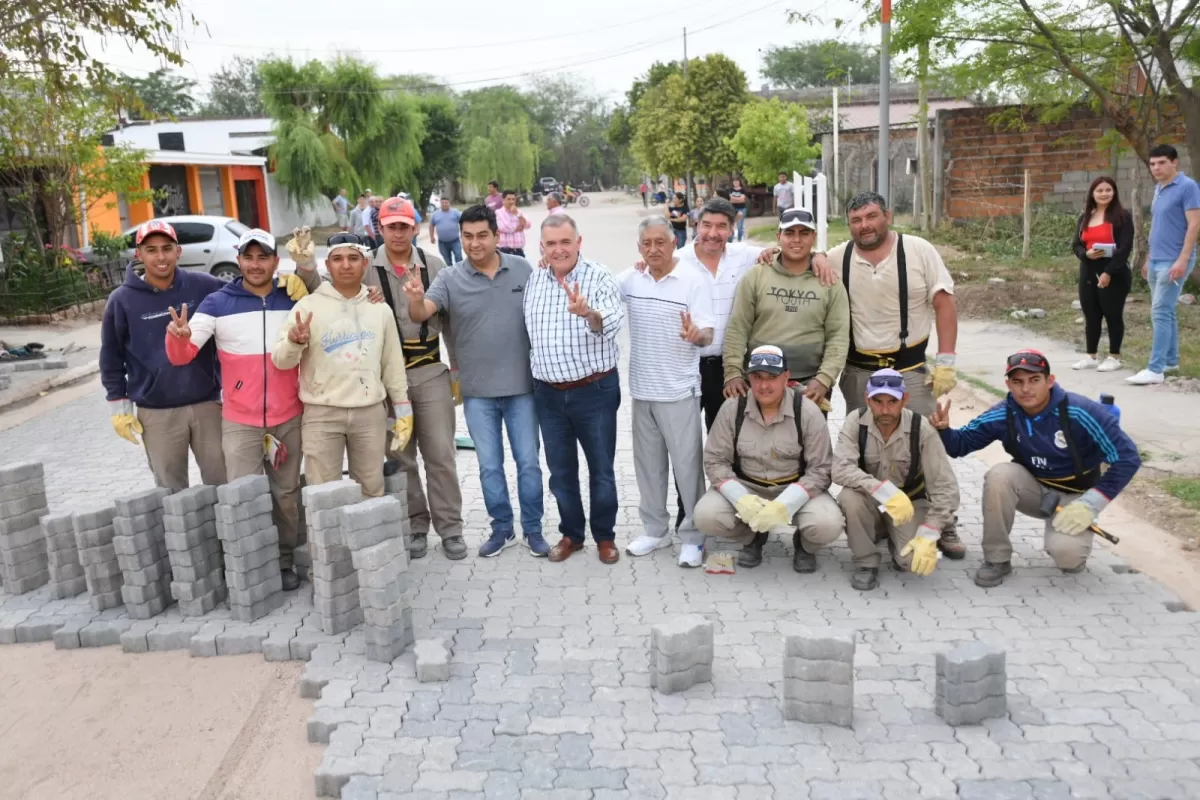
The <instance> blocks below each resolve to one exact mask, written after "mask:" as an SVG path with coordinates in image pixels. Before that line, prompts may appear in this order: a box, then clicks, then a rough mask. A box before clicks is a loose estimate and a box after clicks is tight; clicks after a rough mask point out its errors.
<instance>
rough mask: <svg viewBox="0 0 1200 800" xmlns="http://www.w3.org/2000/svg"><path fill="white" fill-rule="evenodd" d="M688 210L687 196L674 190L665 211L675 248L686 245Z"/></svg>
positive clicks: (678, 248)
mask: <svg viewBox="0 0 1200 800" xmlns="http://www.w3.org/2000/svg"><path fill="white" fill-rule="evenodd" d="M689 211H690V209H689V208H688V203H687V198H686V197H684V195H683V192H676V193H675V196H674V197H673V198H671V205H670V206H668V207H667V213H668V214H669V215H670V220H671V231H672V232H673V233H674V234H675V249H676V250H680V249H682V248H683V247H685V246H687V229H688V213H689Z"/></svg>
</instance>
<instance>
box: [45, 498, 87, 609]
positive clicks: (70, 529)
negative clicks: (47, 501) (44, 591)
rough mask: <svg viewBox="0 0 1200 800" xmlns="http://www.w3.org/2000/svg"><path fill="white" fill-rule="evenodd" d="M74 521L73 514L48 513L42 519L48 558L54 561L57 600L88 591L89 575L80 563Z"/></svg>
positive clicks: (52, 572) (52, 570)
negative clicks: (84, 572) (86, 574)
mask: <svg viewBox="0 0 1200 800" xmlns="http://www.w3.org/2000/svg"><path fill="white" fill-rule="evenodd" d="M74 520H75V518H74V517H73V516H72V515H70V514H47V515H46V516H44V517H42V520H41V525H42V538H43V539H44V540H45V542H46V558H47V560H48V562H49V564H50V594H51V595H53V596H54V598H55V599H57V600H62V599H63V598H66V597H75V596H76V595H80V594H83V593H84V592H86V591H87V577H86V576H85V575H84V574H83V565H82V564H80V563H79V544H78V543H77V542H76V541H75V522H74Z"/></svg>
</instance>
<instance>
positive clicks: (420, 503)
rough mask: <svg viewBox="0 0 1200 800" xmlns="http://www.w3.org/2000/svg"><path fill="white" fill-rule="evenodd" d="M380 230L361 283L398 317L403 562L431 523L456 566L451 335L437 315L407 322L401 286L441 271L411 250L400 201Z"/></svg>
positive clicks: (407, 212)
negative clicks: (405, 435) (405, 438)
mask: <svg viewBox="0 0 1200 800" xmlns="http://www.w3.org/2000/svg"><path fill="white" fill-rule="evenodd" d="M379 228H380V231H381V232H382V235H383V246H382V247H380V248H379V249H378V250H376V251H375V260H374V262H373V263H372V265H371V268H370V269H368V270H367V274H366V277H365V278H364V279H363V283H364V285H367V286H379V287H381V288H382V289H383V294H384V299H385V300H386V301H387V304H388V305H389V306H391V307H392V311H393V312H394V313H395V315H396V325H397V327H398V328H399V329H400V340H401V349H402V350H403V352H404V369H405V374H406V375H407V376H408V396H409V399H410V400H411V401H412V407H413V419H414V425H415V428H414V431H413V437H412V439H411V440H410V441H409V443H408V446H407V447H405V448H404V449H403V450H401V451H400V453H399V468H400V469H403V470H404V474H405V476H406V477H407V492H408V519H409V524H410V526H411V529H412V539H411V542H410V544H409V549H408V554H409V557H411V558H421V557H423V556H424V555H425V554H426V552H428V548H429V545H428V536H429V528H430V522H431V521H432V523H433V527H434V528H435V529H436V530H437V533H438V535H439V536H440V537H441V540H442V552H443V553H445V555H446V558H449V559H451V560H455V561H457V560H458V559H461V558H465V557H466V555H467V545H466V542H464V541H463V518H462V490H461V488H460V486H459V483H458V468H457V466H456V463H455V460H456V457H457V453H456V451H455V446H454V424H455V421H454V407H455V406H457V405H459V404H461V403H462V396H461V395H460V394H459V390H458V370H457V369H455V361H454V355H453V352H451V353H450V364H451V366H450V367H449V368H447V366H446V365H445V364H444V363H443V362H442V355H441V341H442V336H441V334H442V333H445V334H446V338H450V335H451V334H450V330H449V326H448V324H447V320H446V318H445V316H444V315H443V314H434V315H433V316H432V317H430V318H429V319H427V320H425V321H424V322H413V320H412V318H411V317H410V316H409V314H408V303H407V302H406V299H405V294H404V284H405V283H407V282H408V281H409V280H414V279H416V280H420V281H421V284H422V286H423V288H425V289H428V288H429V285H430V284H431V283H433V279H434V278H435V277H436V276H437V274H438V272H439V271H440V270H442V269H443V268H445V266H446V265H445V263H444V262H443V261H442V260H441V259H440V258H439V257H437V256H435V255H433V254H432V253H426V252H425V251H424V250H422V249H421V248H419V247H416V246H415V245H413V237H414V236H415V235H416V233H417V230H418V229H417V221H416V213H415V209H414V208H413V204H412V203H411V202H410V201H408V200H405V199H404V198H402V197H392V198H389V199H387V200H386V201H384V202H383V204H382V205H381V206H380V207H379ZM418 448H420V451H421V460H422V461H424V462H425V478H426V480H427V482H428V488H429V491H428V499H426V492H425V491H423V490H422V487H421V476H420V473H419V472H418V471H417V449H418ZM395 468H396V465H395V463H394V462H393V463H389V464H388V466H387V469H388V470H392V469H395Z"/></svg>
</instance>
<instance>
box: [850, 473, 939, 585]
mask: <svg viewBox="0 0 1200 800" xmlns="http://www.w3.org/2000/svg"><path fill="white" fill-rule="evenodd" d="M837 502H838V506H840V507H841V509H842V513H843V514H845V515H846V542H847V543H848V544H849V545H850V552H851V553H852V554H853V555H854V566H856V567H871V568H873V569H878V568H879V563H880V561H881V558H880V556H879V546H878V542H879V540H880V539H881V538H883V537H884V536H886V537H888V538H890V539H891V540H892V548H893V549H894V550H895V554H894V555H893V556H892V559H893V560H894V561H895V562H896V564H897V565H898V566H900V567H902V568H904V569H909V568H910V567H911V566H912V554H911V553H910V554H908V555H906V556H901V555H900V551H901V550H903V549H904V546H905V545H907V544H908V543H909V542H910V541H911V540H912V538H913V536H915V535H916V533H917V528H918V527H919V526H920V525H921V523H923V522H924V521H925V515H926V514H928V513H929V501H928V500H914V501H913V518H912V519H910V520H909V521H908V522H906V523H905V524H903V525H897V524H895V523H894V522H892V518H891V517H889V516H888V515H887V514H885V513H884V512H882V511H880V510H879V501H878V500H876V499H875V498H874V497H871V495H869V494H867V493H866V492H863V491H860V490H858V489H846V488H843V489H842V493H841V494H839V495H838V499H837Z"/></svg>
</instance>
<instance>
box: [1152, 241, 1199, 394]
mask: <svg viewBox="0 0 1200 800" xmlns="http://www.w3.org/2000/svg"><path fill="white" fill-rule="evenodd" d="M1174 263H1175V262H1174V261H1151V262H1150V275H1149V281H1150V321H1151V323H1153V325H1154V340H1153V343H1152V345H1151V347H1150V363H1149V364H1147V365H1146V368H1147V369H1149V370H1150V371H1151V372H1158V373H1162V372H1163V371H1164V370H1165V369H1166V368H1167V367H1168V366H1172V367H1174V366H1178V365H1179V323H1178V321H1177V320H1176V318H1175V304H1176V303H1178V302H1179V293H1180V292H1182V291H1183V284H1184V281H1186V280H1187V277H1188V275H1191V274H1192V269H1194V268H1195V266H1196V262H1195V261H1193V262H1192V263H1191V264H1189V265H1188V268H1187V272H1185V273H1184V274H1183V277H1182V278H1180V279H1179V280H1178V281H1173V280H1171V278H1170V275H1169V273H1170V271H1171V265H1172V264H1174Z"/></svg>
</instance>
